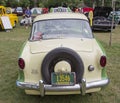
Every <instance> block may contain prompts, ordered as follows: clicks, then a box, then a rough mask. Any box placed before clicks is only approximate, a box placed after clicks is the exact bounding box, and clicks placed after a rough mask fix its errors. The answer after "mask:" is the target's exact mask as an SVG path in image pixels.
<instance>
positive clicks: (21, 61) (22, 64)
mask: <svg viewBox="0 0 120 103" xmlns="http://www.w3.org/2000/svg"><path fill="white" fill-rule="evenodd" d="M18 65H19V67H20V68H21V69H24V67H25V61H24V59H22V58H19V60H18Z"/></svg>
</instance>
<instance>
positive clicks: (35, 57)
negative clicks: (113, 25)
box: [16, 12, 109, 96]
mask: <svg viewBox="0 0 120 103" xmlns="http://www.w3.org/2000/svg"><path fill="white" fill-rule="evenodd" d="M71 24H72V25H71ZM106 62H107V57H106V53H105V51H104V49H103V48H102V46H101V45H100V44H99V42H98V41H97V40H96V39H95V38H94V36H93V33H92V31H91V27H90V25H89V22H88V19H87V17H86V16H85V15H84V14H80V13H72V12H59V13H58V12H56V13H47V14H42V15H39V16H37V17H36V18H35V19H34V21H33V26H32V30H31V33H30V37H29V39H28V40H27V41H26V42H25V43H24V45H23V46H22V49H21V52H20V55H19V58H18V65H19V75H18V79H17V81H16V84H17V86H18V87H20V88H23V89H25V92H26V93H27V94H34V95H41V96H44V95H56V94H57V95H62V94H63V95H65V94H82V95H84V94H86V93H92V92H97V91H100V90H101V88H102V87H104V86H106V85H107V84H108V83H109V79H108V77H107V73H106V67H105V66H106Z"/></svg>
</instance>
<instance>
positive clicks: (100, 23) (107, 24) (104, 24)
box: [92, 16, 116, 31]
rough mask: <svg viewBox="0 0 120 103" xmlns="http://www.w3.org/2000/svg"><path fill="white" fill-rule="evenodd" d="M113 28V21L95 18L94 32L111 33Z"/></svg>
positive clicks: (100, 17)
mask: <svg viewBox="0 0 120 103" xmlns="http://www.w3.org/2000/svg"><path fill="white" fill-rule="evenodd" d="M115 26H116V25H115V22H113V29H115ZM111 28H112V21H111V20H109V19H107V18H105V17H103V16H96V17H94V18H93V25H92V29H93V30H102V31H111Z"/></svg>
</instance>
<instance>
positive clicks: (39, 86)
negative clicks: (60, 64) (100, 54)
mask: <svg viewBox="0 0 120 103" xmlns="http://www.w3.org/2000/svg"><path fill="white" fill-rule="evenodd" d="M109 81H110V80H109V79H108V78H107V79H103V80H99V81H93V82H87V83H86V81H85V79H83V80H82V83H80V84H75V85H74V86H52V85H48V84H44V83H43V81H42V80H40V81H39V83H36V84H35V83H28V82H20V81H16V85H17V86H18V87H20V88H23V89H28V90H38V91H40V95H41V96H44V95H45V93H46V92H51V93H52V92H71V91H80V92H81V94H82V95H84V94H85V92H86V90H89V89H92V88H100V87H103V86H105V85H107V84H108V83H109Z"/></svg>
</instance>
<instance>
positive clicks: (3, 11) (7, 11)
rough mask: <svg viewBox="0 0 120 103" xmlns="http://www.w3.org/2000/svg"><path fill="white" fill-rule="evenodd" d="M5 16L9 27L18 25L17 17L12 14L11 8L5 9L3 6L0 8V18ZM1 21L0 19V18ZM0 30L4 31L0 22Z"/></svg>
mask: <svg viewBox="0 0 120 103" xmlns="http://www.w3.org/2000/svg"><path fill="white" fill-rule="evenodd" d="M2 16H7V17H9V19H10V23H11V26H12V27H13V28H14V27H15V26H16V24H17V23H18V16H17V15H16V14H13V13H12V10H11V8H6V7H4V6H0V17H2ZM0 19H1V18H0ZM0 29H2V30H4V29H5V28H4V26H3V24H2V22H1V20H0Z"/></svg>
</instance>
